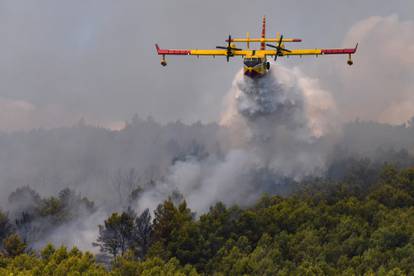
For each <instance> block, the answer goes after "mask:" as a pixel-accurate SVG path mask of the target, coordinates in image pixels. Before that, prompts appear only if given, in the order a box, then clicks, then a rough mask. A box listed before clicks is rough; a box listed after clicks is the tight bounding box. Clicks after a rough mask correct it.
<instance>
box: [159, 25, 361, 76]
mask: <svg viewBox="0 0 414 276" xmlns="http://www.w3.org/2000/svg"><path fill="white" fill-rule="evenodd" d="M301 41H302V40H301V39H299V38H284V37H283V35H280V34H279V33H277V34H276V37H275V38H267V37H266V17H263V23H262V35H261V37H260V38H250V35H249V33H247V35H246V37H245V38H232V37H231V35H229V37H228V39H226V42H227V46H217V47H216V49H206V50H198V49H197V50H196V49H187V50H184V49H180V50H178V49H161V48H160V47H159V46H158V44H155V47H156V49H157V53H158V55H160V56H162V59H161V65H162V66H166V65H167V61H166V59H165V56H167V55H192V56H197V57H199V56H213V57H215V56H225V57H226V59H227V62H229V61H230V58H231V57H235V56H242V57H243V64H244V66H243V68H244V74H245V75H246V76H248V77H250V78H258V77H261V76H264V75H265V74H266V73H267V72H268V71H269V69H270V63H269V62H268V61H267V57H273V59H274V60H275V61H276V60H277V58H278V57H283V56H300V57H302V56H310V55H314V56H319V55H348V60H347V63H348V65H352V64H353V61H352V57H351V55H352V54H355V52H356V50H357V47H358V43H357V44H356V46H355V48H340V49H287V48H285V44H284V43H287V42H301ZM236 42H238V43H239V42H241V43H246V49H241V48H237V46H236V44H235V43H236ZM250 43H260V48H259V49H251V48H250ZM270 43H274V44H270ZM266 46H267V47H269V48H271V49H266Z"/></svg>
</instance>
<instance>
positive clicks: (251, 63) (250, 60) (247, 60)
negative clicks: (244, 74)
mask: <svg viewBox="0 0 414 276" xmlns="http://www.w3.org/2000/svg"><path fill="white" fill-rule="evenodd" d="M259 63H260V59H259V58H245V59H244V65H246V66H247V67H254V66H256V65H258V64H259Z"/></svg>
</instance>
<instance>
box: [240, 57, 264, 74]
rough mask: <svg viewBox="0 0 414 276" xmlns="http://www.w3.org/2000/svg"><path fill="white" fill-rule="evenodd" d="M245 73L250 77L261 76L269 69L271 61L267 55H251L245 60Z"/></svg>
mask: <svg viewBox="0 0 414 276" xmlns="http://www.w3.org/2000/svg"><path fill="white" fill-rule="evenodd" d="M243 64H244V66H243V69H244V70H243V71H244V75H245V76H248V77H250V78H253V79H254V78H260V77H262V76H264V75H265V74H266V73H267V72H268V71H269V67H270V66H269V63H268V62H267V61H266V57H258V56H249V57H247V56H246V57H245V58H244V60H243Z"/></svg>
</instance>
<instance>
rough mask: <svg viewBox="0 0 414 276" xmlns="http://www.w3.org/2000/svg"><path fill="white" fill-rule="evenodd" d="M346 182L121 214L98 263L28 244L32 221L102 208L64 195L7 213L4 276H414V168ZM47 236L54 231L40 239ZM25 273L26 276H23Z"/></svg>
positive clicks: (358, 169) (352, 165) (111, 222)
mask: <svg viewBox="0 0 414 276" xmlns="http://www.w3.org/2000/svg"><path fill="white" fill-rule="evenodd" d="M347 162H348V164H345V165H348V169H347V170H346V172H345V174H344V177H343V178H342V180H341V181H334V180H329V179H328V178H326V179H321V178H315V179H308V180H306V181H303V182H300V183H297V184H296V185H297V189H296V191H295V192H293V193H292V194H290V195H289V196H284V197H282V196H277V195H263V196H262V197H261V199H260V200H258V201H257V202H256V203H255V204H254V205H253V206H250V207H248V208H241V207H239V206H237V205H233V206H225V205H224V204H222V203H220V202H219V203H217V204H215V205H213V206H211V207H210V209H209V211H208V212H206V213H205V214H202V215H200V216H197V215H196V214H195V213H194V212H192V210H190V208H188V206H187V204H186V202H185V200H182V201H181V202H177V201H175V200H174V199H173V198H169V199H167V200H165V201H164V202H162V203H161V204H159V205H158V207H157V208H156V209H155V211H154V213H153V215H152V214H151V212H149V210H148V209H147V210H145V211H144V212H142V213H141V214H137V213H135V211H134V210H132V209H127V210H125V211H123V212H114V213H112V214H111V215H110V216H109V217H107V218H106V220H105V221H104V222H103V223H102V224H100V225H99V226H97V227H98V229H99V236H98V238H97V240H96V241H95V242H94V246H97V247H98V248H99V249H100V251H101V254H100V255H98V256H94V255H93V254H91V253H89V252H82V251H80V250H79V249H77V248H76V247H73V248H67V247H65V246H59V247H55V246H54V245H52V244H48V245H46V246H45V247H43V248H41V249H40V250H33V249H32V248H30V246H28V245H27V244H26V243H25V237H24V236H22V235H21V233H23V232H24V231H27V230H23V231H22V229H24V228H25V221H24V220H30V216H39V217H52V218H53V219H54V220H55V221H54V223H56V224H59V223H61V221H64V220H67V219H69V218H70V217H71V216H76V215H77V213H76V210H75V211H73V209H70V210H71V211H70V212H68V210H69V209H68V208H67V207H68V206H69V205H70V204H75V205H76V206H78V207H79V208H80V209H81V208H83V209H86V210H88V209H93V208H94V206H93V203H92V202H91V201H89V200H88V199H86V198H80V197H78V196H76V194H74V193H73V192H71V191H70V190H63V191H62V192H61V193H59V195H58V196H56V197H50V198H40V197H39V195H38V194H36V192H35V191H34V190H31V189H30V188H24V189H19V190H17V191H16V192H15V193H13V194H11V195H10V197H11V198H13V197H17V196H26V197H33V198H32V199H33V200H36V203H35V206H33V207H32V208H31V209H32V210H33V212H32V213H31V214H25V215H23V216H22V218H21V220H16V221H15V222H13V221H11V220H10V219H9V218H8V215H7V213H5V212H2V213H0V229H1V232H0V239H1V240H2V253H1V257H0V274H1V275H9V274H10V273H15V274H13V275H67V274H69V275H80V274H82V275H104V274H108V275H410V274H412V273H413V271H414V168H401V169H400V168H397V167H396V166H394V165H390V164H385V165H383V166H381V167H376V166H374V165H373V164H372V163H370V162H369V161H368V160H348V161H347ZM39 231H45V230H43V229H42V230H39ZM19 273H21V274H19Z"/></svg>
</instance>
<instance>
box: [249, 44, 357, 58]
mask: <svg viewBox="0 0 414 276" xmlns="http://www.w3.org/2000/svg"><path fill="white" fill-rule="evenodd" d="M357 48H358V44H357V45H356V46H355V48H337V49H289V50H281V51H280V52H279V55H280V56H309V55H316V56H317V55H351V54H355V52H356V51H357ZM256 52H257V53H258V54H263V55H267V56H274V55H276V50H257V51H256Z"/></svg>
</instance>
